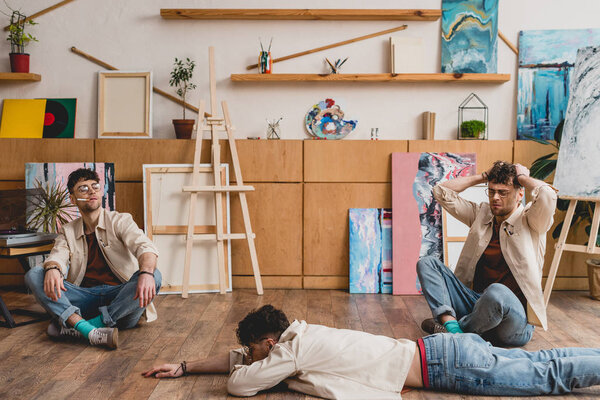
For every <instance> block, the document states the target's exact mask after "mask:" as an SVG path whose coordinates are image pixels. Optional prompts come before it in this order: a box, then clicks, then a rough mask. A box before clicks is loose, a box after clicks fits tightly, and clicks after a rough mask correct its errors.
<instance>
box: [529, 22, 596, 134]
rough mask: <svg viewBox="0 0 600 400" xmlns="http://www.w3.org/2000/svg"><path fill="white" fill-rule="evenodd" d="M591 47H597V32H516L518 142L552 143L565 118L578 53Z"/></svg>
mask: <svg viewBox="0 0 600 400" xmlns="http://www.w3.org/2000/svg"><path fill="white" fill-rule="evenodd" d="M593 45H600V29H561V30H538V31H521V32H519V86H518V96H517V139H527V136H532V137H534V138H538V139H546V140H553V139H554V130H555V129H556V126H557V125H558V124H559V123H560V121H561V120H563V119H564V118H565V115H566V111H567V104H568V101H569V86H570V83H569V82H570V80H571V74H572V70H573V65H574V63H575V57H576V55H577V49H579V48H582V47H586V46H593Z"/></svg>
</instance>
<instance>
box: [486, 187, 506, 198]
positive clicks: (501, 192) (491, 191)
mask: <svg viewBox="0 0 600 400" xmlns="http://www.w3.org/2000/svg"><path fill="white" fill-rule="evenodd" d="M485 194H486V195H488V197H494V196H495V195H496V194H497V195H498V196H500V198H501V199H503V198H505V197H506V196H508V195H509V194H510V190H494V189H489V188H488V189H485Z"/></svg>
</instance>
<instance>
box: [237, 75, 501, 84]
mask: <svg viewBox="0 0 600 400" xmlns="http://www.w3.org/2000/svg"><path fill="white" fill-rule="evenodd" d="M231 80H232V81H233V82H405V83H418V82H470V83H505V82H508V81H509V80H510V74H442V73H431V74H231Z"/></svg>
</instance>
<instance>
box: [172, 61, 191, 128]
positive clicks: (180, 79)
mask: <svg viewBox="0 0 600 400" xmlns="http://www.w3.org/2000/svg"><path fill="white" fill-rule="evenodd" d="M195 66H196V64H195V63H194V61H192V60H190V59H189V58H186V59H185V62H184V61H183V60H179V59H178V58H177V57H175V63H174V64H173V70H172V71H171V80H170V81H169V85H170V86H172V87H173V86H174V87H176V88H177V95H178V96H179V97H180V98H181V100H182V101H183V104H182V107H183V119H174V120H173V127H174V128H175V136H176V137H177V139H190V138H191V137H192V130H193V129H194V123H195V120H193V119H186V118H185V97H186V95H187V93H188V90H194V89H196V85H194V84H193V83H191V82H190V80H191V79H192V74H193V72H194V67H195Z"/></svg>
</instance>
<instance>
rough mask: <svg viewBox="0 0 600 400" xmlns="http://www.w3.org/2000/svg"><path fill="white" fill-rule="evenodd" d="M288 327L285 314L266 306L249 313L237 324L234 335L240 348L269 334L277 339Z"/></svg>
mask: <svg viewBox="0 0 600 400" xmlns="http://www.w3.org/2000/svg"><path fill="white" fill-rule="evenodd" d="M288 326H290V321H289V320H288V318H287V316H286V315H285V313H284V312H283V311H281V310H278V309H277V308H275V307H273V306H272V305H270V304H267V305H264V306H262V307H261V308H259V309H258V310H252V311H250V312H249V313H248V315H246V316H245V317H244V319H243V320H241V321H240V322H239V323H238V327H237V329H236V330H235V333H236V335H237V339H238V342H239V343H240V344H241V345H242V346H249V345H250V344H251V343H256V342H258V341H259V340H260V339H261V338H262V337H264V336H265V335H267V334H270V333H272V334H275V335H277V337H279V336H280V335H281V334H282V333H283V331H285V330H286V329H287V328H288Z"/></svg>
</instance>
